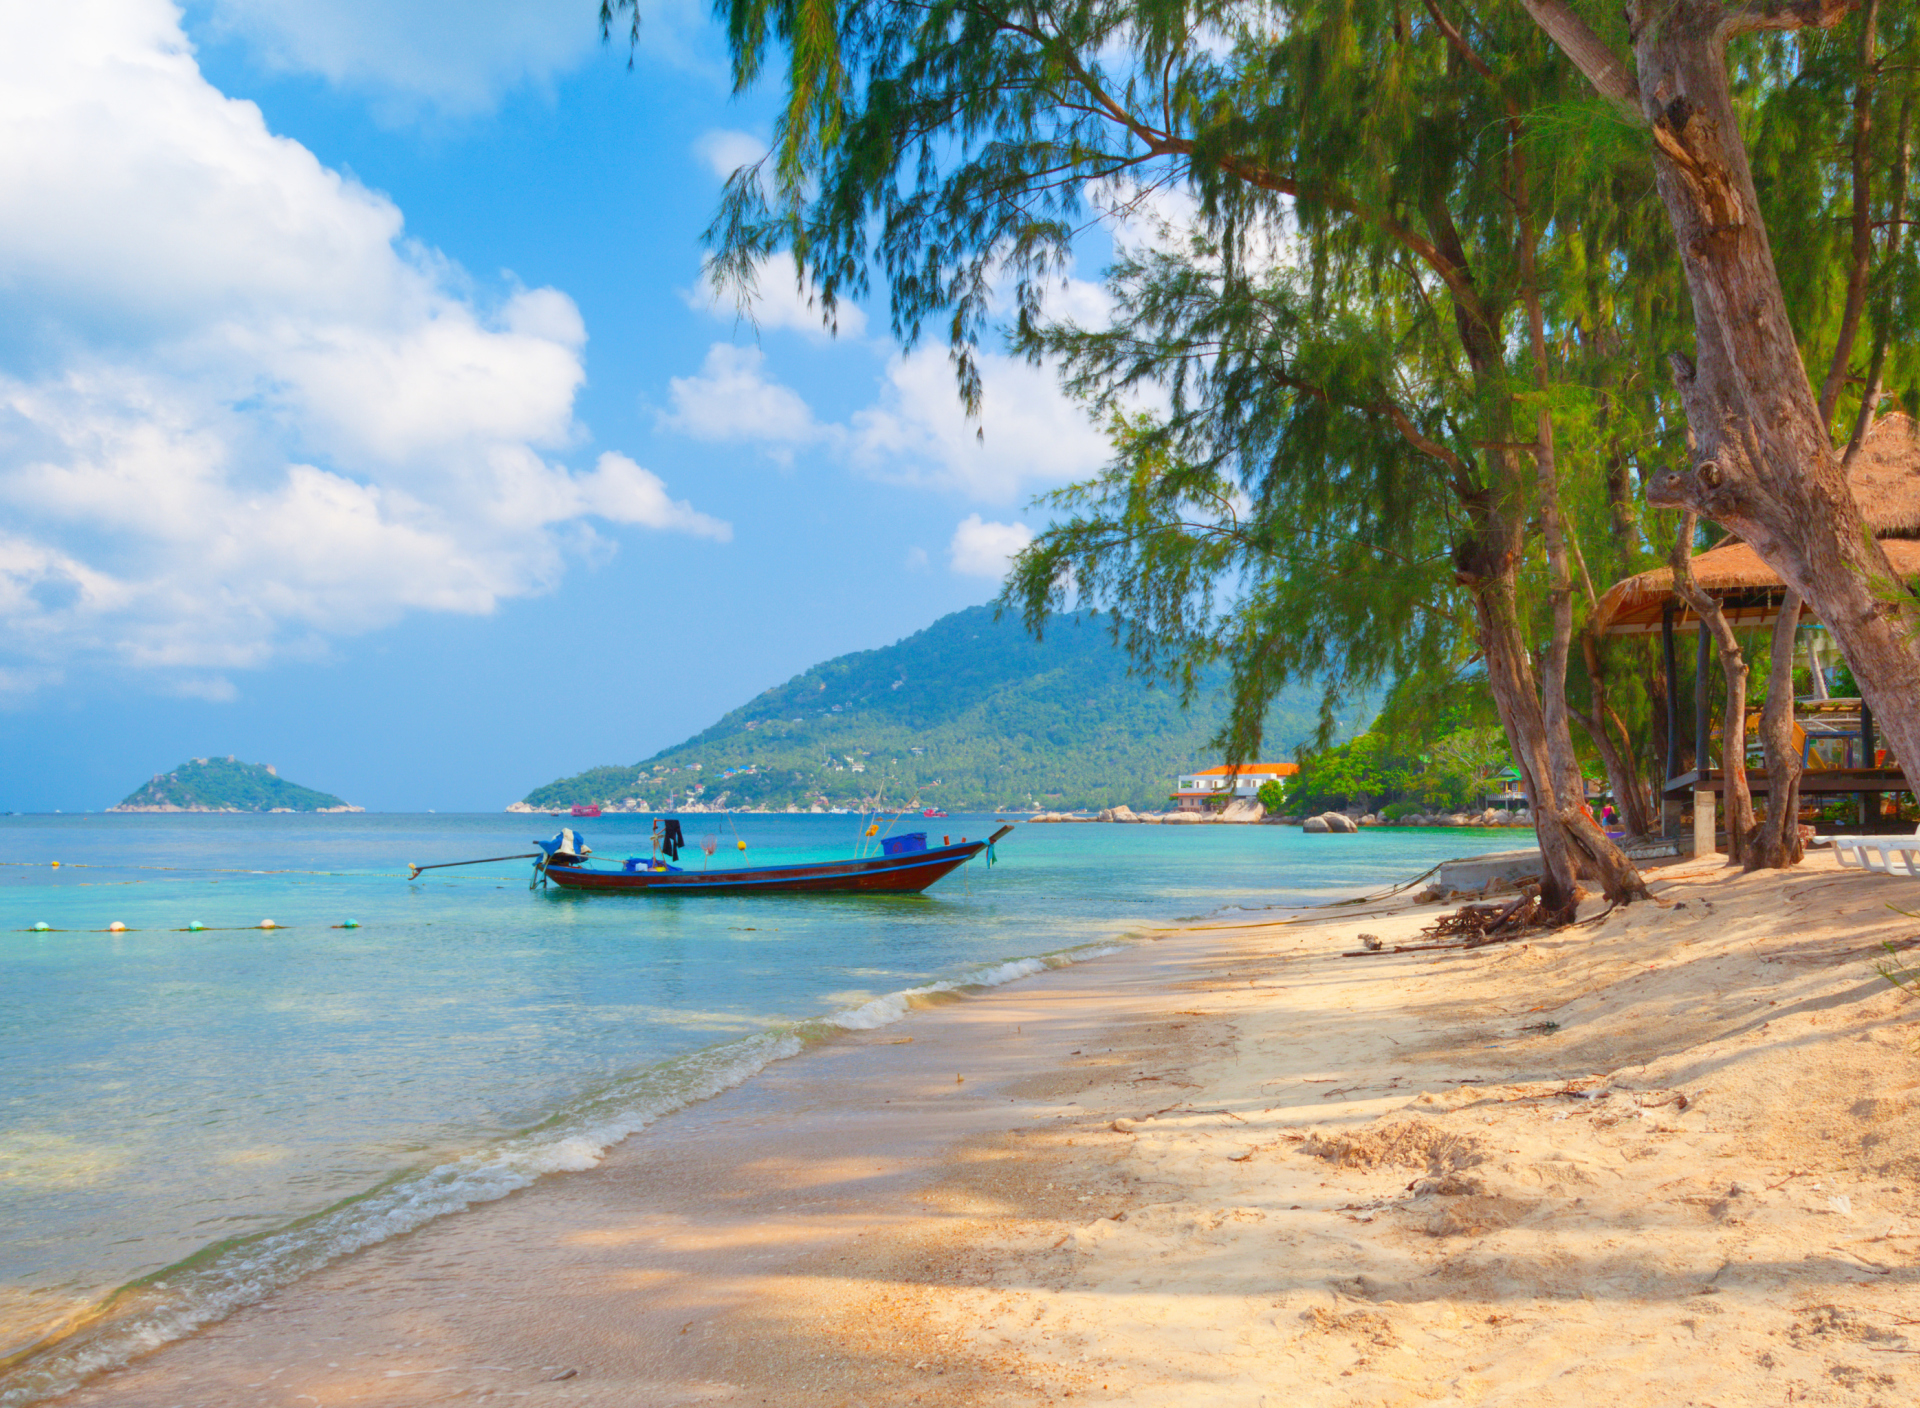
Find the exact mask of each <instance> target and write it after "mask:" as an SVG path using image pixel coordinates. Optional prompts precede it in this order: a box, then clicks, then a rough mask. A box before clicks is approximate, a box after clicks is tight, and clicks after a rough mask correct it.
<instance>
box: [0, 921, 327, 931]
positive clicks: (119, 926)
mask: <svg viewBox="0 0 1920 1408" xmlns="http://www.w3.org/2000/svg"><path fill="white" fill-rule="evenodd" d="M299 927H300V926H299V925H297V924H276V923H274V921H273V920H271V919H262V920H261V921H260V922H259V923H258V924H202V923H201V922H200V921H199V920H198V919H195V920H193V921H192V922H191V923H188V924H184V925H182V926H180V927H179V928H176V929H167V930H164V931H163V932H165V933H170V934H257V933H259V932H260V931H261V930H263V929H269V930H273V931H274V932H276V933H277V932H279V931H280V930H282V929H297V928H299ZM327 927H328V928H329V929H358V928H359V927H360V921H359V920H357V919H343V920H341V921H340V922H339V923H338V924H329V925H327ZM13 932H15V933H16V934H138V933H141V932H143V931H142V930H139V929H131V928H128V927H127V925H126V924H124V923H122V922H121V921H120V920H118V919H116V920H114V921H113V922H112V923H111V924H109V925H107V927H106V928H104V929H56V928H54V927H53V925H51V924H49V923H47V922H46V920H44V919H43V920H41V921H40V922H39V923H37V924H29V925H28V926H27V927H26V928H24V929H16V930H14V931H13Z"/></svg>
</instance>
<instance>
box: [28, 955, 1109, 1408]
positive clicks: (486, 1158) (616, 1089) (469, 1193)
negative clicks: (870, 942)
mask: <svg viewBox="0 0 1920 1408" xmlns="http://www.w3.org/2000/svg"><path fill="white" fill-rule="evenodd" d="M1127 947H1128V945H1126V944H1119V943H1112V942H1105V943H1098V944H1087V945H1081V946H1078V947H1074V948H1069V949H1063V950H1059V951H1056V952H1053V953H1045V954H1039V955H1035V956H1033V957H1027V958H1013V959H1007V960H1004V961H1001V962H997V963H991V964H986V965H983V966H981V967H978V968H974V969H970V970H966V971H964V972H962V973H960V974H958V975H956V976H955V977H953V978H949V979H944V980H942V981H939V982H935V983H927V984H923V985H921V986H918V987H912V988H905V989H902V990H900V991H898V992H891V993H887V994H885V995H884V996H881V997H876V998H874V999H873V1000H871V1001H869V1002H865V1003H862V1004H861V1005H859V1006H858V1007H852V1008H847V1009H844V1010H841V1011H836V1012H830V1013H827V1014H825V1015H824V1016H821V1017H817V1018H814V1019H812V1020H809V1021H801V1022H796V1023H792V1024H789V1025H786V1026H783V1027H778V1028H774V1029H771V1030H768V1031H765V1032H760V1033H756V1034H754V1035H752V1036H748V1037H743V1038H741V1039H739V1040H737V1041H730V1042H726V1043H724V1044H722V1045H718V1046H712V1047H708V1048H706V1049H705V1050H701V1051H695V1052H691V1053H689V1054H687V1055H683V1056H678V1057H675V1058H673V1059H672V1060H669V1061H664V1062H661V1063H659V1064H658V1065H654V1066H650V1067H647V1068H645V1069H643V1070H640V1071H636V1072H634V1073H633V1074H631V1075H629V1076H626V1077H623V1078H621V1079H619V1080H617V1081H615V1082H613V1083H611V1084H610V1085H608V1086H607V1087H605V1088H603V1089H601V1090H598V1091H595V1092H592V1093H591V1094H589V1095H586V1096H584V1097H582V1098H580V1099H579V1100H576V1101H574V1102H573V1103H572V1104H571V1105H569V1106H568V1107H567V1108H566V1109H564V1110H562V1111H561V1112H559V1113H558V1114H556V1115H555V1116H554V1117H552V1118H550V1119H548V1120H546V1121H543V1122H542V1123H541V1124H540V1125H538V1126H536V1127H535V1128H534V1129H531V1130H527V1131H524V1132H522V1133H520V1134H517V1135H514V1136H511V1137H509V1138H506V1139H502V1140H498V1141H495V1142H493V1143H491V1144H489V1145H487V1146H486V1147H484V1148H481V1149H476V1150H474V1151H473V1152H471V1153H468V1154H465V1155H463V1156H461V1157H459V1158H457V1159H452V1160H449V1161H448V1162H446V1163H442V1164H438V1165H435V1166H433V1167H431V1168H427V1169H423V1170H416V1171H412V1172H407V1173H402V1174H399V1175H397V1176H396V1177H394V1178H392V1179H390V1180H388V1181H387V1182H385V1183H383V1184H381V1185H380V1186H379V1187H377V1188H374V1189H372V1190H371V1191H369V1192H366V1193H363V1194H360V1195H359V1196H357V1197H353V1198H349V1199H346V1200H344V1201H342V1202H339V1203H336V1204H335V1205H334V1206H332V1207H330V1208H327V1209H325V1210H323V1211H321V1212H319V1213H315V1214H313V1215H312V1216H309V1217H305V1218H301V1219H299V1220H297V1221H294V1222H292V1223H289V1224H287V1225H286V1226H284V1227H280V1228H277V1229H275V1230H273V1231H270V1232H265V1233H261V1234H258V1235H256V1236H252V1237H246V1238H241V1239H237V1240H234V1241H231V1242H224V1243H216V1244H215V1245H213V1246H211V1247H208V1248H206V1249H204V1250H202V1251H201V1252H199V1253H197V1254H196V1255H194V1256H193V1257H190V1258H188V1259H187V1260H186V1261H184V1262H181V1263H178V1264H177V1265H175V1266H171V1267H169V1268H167V1269H166V1270H164V1271H161V1272H159V1273H156V1274H155V1275H153V1276H149V1277H145V1278H143V1279H141V1280H139V1281H136V1282H133V1283H132V1284H130V1285H128V1286H125V1287H122V1288H121V1289H120V1290H119V1291H117V1292H116V1293H115V1294H114V1295H113V1296H111V1297H109V1298H108V1299H107V1301H106V1302H105V1303H104V1304H103V1305H102V1306H101V1307H100V1310H99V1313H98V1314H96V1315H95V1316H94V1317H92V1318H91V1322H90V1323H89V1324H88V1325H86V1326H85V1327H84V1328H82V1329H79V1330H77V1331H75V1332H74V1333H72V1334H70V1335H68V1336H66V1337H64V1338H63V1339H62V1340H60V1341H58V1342H56V1343H54V1344H52V1345H49V1346H48V1347H47V1348H45V1349H44V1350H42V1351H40V1352H38V1353H36V1354H34V1355H32V1356H31V1357H30V1358H28V1359H27V1360H26V1361H25V1362H23V1363H22V1364H20V1365H19V1366H18V1367H17V1368H15V1369H14V1370H13V1371H12V1372H11V1373H10V1374H9V1375H8V1376H7V1378H6V1380H5V1382H4V1384H3V1385H0V1405H4V1408H20V1405H24V1404H28V1403H33V1402H36V1401H38V1400H40V1399H44V1398H50V1397H53V1396H55V1395H57V1394H61V1393H66V1392H70V1391H71V1390H72V1389H74V1388H76V1387H78V1386H79V1385H80V1384H81V1383H83V1382H85V1381H86V1380H87V1379H88V1378H90V1377H92V1376H93V1375H95V1374H97V1373H100V1372H102V1371H104V1370H107V1369H112V1368H115V1367H118V1366H119V1365H121V1364H124V1363H126V1362H127V1361H128V1360H129V1359H132V1358H133V1357H135V1356H136V1355H140V1354H144V1353H147V1352H148V1351H150V1350H153V1349H157V1348H159V1347H160V1346H161V1345H164V1344H166V1343H168V1342H169V1341H171V1340H176V1339H179V1338H181V1337H182V1336H185V1335H189V1334H191V1333H193V1332H194V1331H195V1330H197V1329H199V1328H200V1327H201V1326H203V1325H208V1324H211V1323H213V1322H214V1321H217V1320H221V1319H224V1318H225V1317H226V1316H228V1315H231V1314H233V1313H234V1312H235V1311H237V1310H240V1309H242V1308H243V1307H245V1306H248V1305H251V1304H254V1303H255V1302H257V1301H260V1300H263V1299H265V1298H266V1297H267V1296H269V1295H271V1294H272V1293H273V1292H275V1291H276V1290H279V1289H280V1288H281V1287H283V1286H286V1285H288V1284H290V1283H292V1282H293V1281H295V1280H297V1279H299V1278H300V1277H302V1276H306V1275H309V1274H311V1273H312V1272H314V1271H318V1270H320V1269H321V1268H322V1267H324V1266H327V1265H328V1264H330V1263H332V1262H334V1261H338V1260H339V1259H340V1258H342V1257H344V1256H348V1255H351V1254H352V1253H354V1252H357V1251H360V1250H362V1249H364V1248H366V1247H370V1246H373V1245H375V1244H377V1243H379V1242H383V1241H386V1240H387V1239H388V1238H390V1237H397V1236H399V1235H401V1234H402V1233H405V1232H411V1231H413V1230H414V1229H415V1228H418V1227H421V1226H424V1225H425V1224H426V1223H428V1222H431V1221H433V1220H434V1219H436V1218H439V1217H444V1216H446V1215H447V1214H449V1213H455V1212H460V1211H463V1210H464V1209H466V1208H469V1207H472V1206H474V1205H475V1204H477V1203H486V1202H492V1201H494V1200H495V1199H497V1198H504V1197H505V1196H507V1194H509V1193H512V1192H516V1191H517V1190H519V1189H522V1188H526V1187H528V1186H530V1185H531V1184H533V1183H534V1182H535V1181H536V1180H538V1179H539V1178H541V1177H542V1176H543V1175H547V1174H556V1173H579V1172H583V1171H585V1170H587V1169H591V1168H594V1167H596V1166H597V1165H598V1164H599V1163H600V1162H601V1160H603V1159H604V1158H605V1157H606V1155H607V1153H608V1151H609V1150H611V1149H612V1148H613V1146H614V1145H616V1144H618V1143H619V1142H620V1141H621V1140H623V1139H626V1138H627V1137H629V1136H630V1135H633V1134H637V1133H638V1132H640V1131H641V1130H643V1129H645V1128H647V1126H649V1125H651V1124H652V1123H653V1122H654V1121H656V1120H658V1119H660V1118H661V1117H662V1116H664V1115H669V1114H672V1113H673V1112H674V1111H676V1110H680V1109H683V1108H685V1107H686V1106H688V1105H691V1104H694V1103H696V1102H697V1101H701V1100H706V1099H710V1098H711V1097H713V1096H715V1095H718V1094H720V1093H722V1092H723V1091H727V1090H731V1089H732V1088H733V1087H735V1086H737V1085H740V1084H741V1083H742V1082H744V1081H747V1080H750V1079H751V1078H752V1077H753V1076H755V1075H756V1074H758V1073H759V1072H760V1071H763V1070H765V1069H766V1068H767V1067H768V1066H770V1065H772V1064H773V1063H774V1062H775V1061H782V1060H785V1059H787V1058H788V1057H791V1056H796V1055H798V1054H799V1053H800V1052H802V1051H804V1050H805V1049H806V1048H807V1047H808V1046H809V1045H812V1044H814V1043H815V1042H818V1041H820V1040H823V1039H827V1038H830V1037H831V1036H832V1035H833V1034H834V1033H835V1032H837V1031H871V1030H873V1029H875V1028H878V1027H884V1026H888V1025H891V1024H892V1023H894V1022H898V1021H900V1020H902V1019H903V1018H905V1017H907V1016H909V1015H910V1014H911V1013H912V1012H913V1011H914V1010H916V1009H917V1008H923V1007H927V1006H931V1005H934V1004H937V1003H940V1002H943V1001H954V1000H959V999H964V998H965V997H967V996H969V995H971V994H974V993H978V992H984V991H987V990H989V989H992V988H996V987H1001V986H1004V985H1005V984H1007V983H1012V982H1017V981H1019V980H1020V979H1022V978H1029V977H1033V976H1034V975H1036V974H1039V973H1045V972H1048V971H1051V970H1053V969H1058V968H1065V967H1068V966H1070V965H1072V964H1074V963H1081V962H1085V961H1086V960H1088V959H1092V958H1102V957H1106V956H1107V955H1110V954H1115V953H1120V952H1123V951H1125V949H1126V948H1127Z"/></svg>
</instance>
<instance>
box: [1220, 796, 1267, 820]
mask: <svg viewBox="0 0 1920 1408" xmlns="http://www.w3.org/2000/svg"><path fill="white" fill-rule="evenodd" d="M1266 814H1267V809H1266V807H1265V806H1264V805H1262V804H1261V803H1260V802H1259V801H1258V800H1256V799H1255V798H1252V797H1236V798H1235V799H1234V800H1233V801H1231V802H1228V803H1227V808H1226V810H1225V811H1223V812H1221V813H1220V820H1222V821H1239V822H1248V821H1258V820H1260V818H1261V817H1263V816H1265V815H1266Z"/></svg>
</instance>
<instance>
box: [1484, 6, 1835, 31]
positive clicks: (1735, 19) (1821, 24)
mask: <svg viewBox="0 0 1920 1408" xmlns="http://www.w3.org/2000/svg"><path fill="white" fill-rule="evenodd" d="M1520 3H1521V4H1523V5H1528V7H1529V8H1531V4H1530V0H1520ZM1859 3H1860V0H1746V3H1745V4H1743V5H1729V6H1728V7H1727V9H1726V12H1725V14H1724V15H1723V16H1722V18H1721V20H1720V28H1719V33H1720V38H1721V39H1722V40H1723V41H1724V40H1727V39H1731V38H1732V37H1733V36H1734V35H1736V34H1751V33H1753V32H1754V31H1755V30H1758V29H1832V28H1833V27H1834V26H1835V25H1837V24H1839V23H1840V21H1841V20H1843V19H1845V18H1846V17H1847V16H1848V15H1850V14H1851V13H1853V11H1854V9H1855V7H1856V6H1858V4H1859Z"/></svg>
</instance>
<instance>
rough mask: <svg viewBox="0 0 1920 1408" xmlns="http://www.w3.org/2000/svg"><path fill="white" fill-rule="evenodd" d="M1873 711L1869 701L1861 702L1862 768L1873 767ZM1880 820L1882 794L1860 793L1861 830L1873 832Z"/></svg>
mask: <svg viewBox="0 0 1920 1408" xmlns="http://www.w3.org/2000/svg"><path fill="white" fill-rule="evenodd" d="M1873 754H1874V739H1873V710H1872V709H1870V708H1868V707H1867V701H1866V700H1865V699H1862V700H1861V701H1860V766H1861V767H1863V768H1870V767H1872V766H1873ZM1879 820H1880V794H1879V793H1878V792H1862V793H1860V829H1861V830H1862V831H1871V830H1872V829H1873V826H1874V823H1876V822H1878V821H1879Z"/></svg>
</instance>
